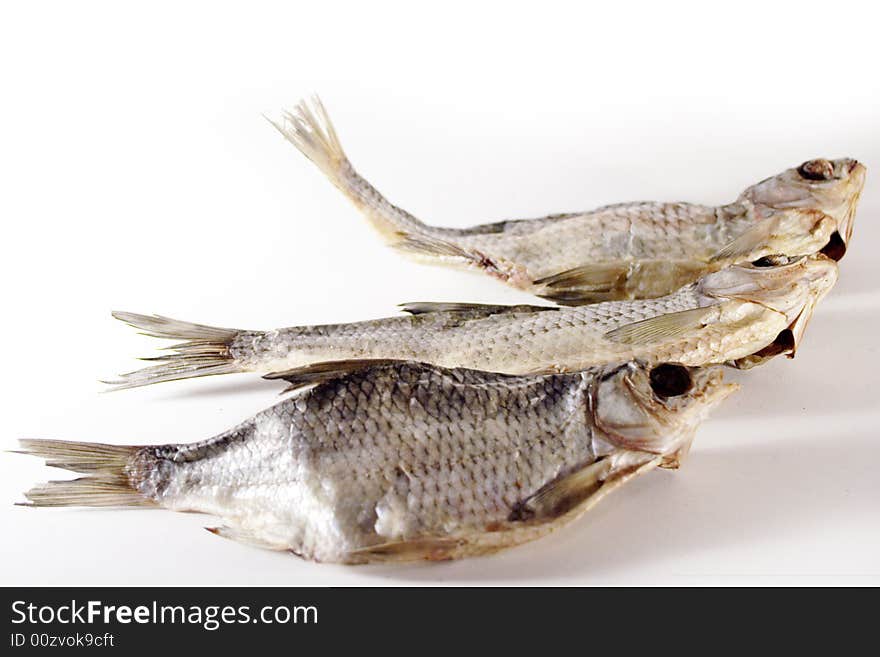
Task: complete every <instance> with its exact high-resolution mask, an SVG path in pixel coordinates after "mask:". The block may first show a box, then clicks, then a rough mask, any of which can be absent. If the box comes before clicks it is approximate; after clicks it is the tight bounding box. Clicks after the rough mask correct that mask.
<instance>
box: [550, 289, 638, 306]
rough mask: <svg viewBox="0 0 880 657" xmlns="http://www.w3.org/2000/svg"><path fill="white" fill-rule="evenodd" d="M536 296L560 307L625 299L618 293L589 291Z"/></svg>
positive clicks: (565, 291)
mask: <svg viewBox="0 0 880 657" xmlns="http://www.w3.org/2000/svg"><path fill="white" fill-rule="evenodd" d="M535 296H538V297H540V298H542V299H547V301H552V302H553V303H557V304H559V305H560V306H585V305H587V304H590V303H601V302H603V301H618V300H620V299H622V298H625V297H624V296H623V295H621V294H620V293H617V292H590V291H587V290H577V289H573V290H548V291H545V292H539V293H537V294H536V295H535Z"/></svg>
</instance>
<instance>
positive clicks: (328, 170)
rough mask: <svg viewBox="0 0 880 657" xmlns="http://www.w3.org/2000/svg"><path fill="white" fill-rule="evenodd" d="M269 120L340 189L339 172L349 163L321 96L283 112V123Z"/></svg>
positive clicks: (304, 101) (268, 119)
mask: <svg viewBox="0 0 880 657" xmlns="http://www.w3.org/2000/svg"><path fill="white" fill-rule="evenodd" d="M266 120H267V121H269V123H271V124H272V125H273V126H274V127H275V129H276V130H278V132H280V133H281V135H282V136H283V137H284V138H285V139H286V140H287V141H289V142H290V143H291V144H293V145H294V146H296V148H297V149H298V150H299V152H300V153H302V154H303V155H305V156H306V157H307V158H309V159H310V160H311V161H312V162H313V163H314V164H315V165H316V166H317V167H318V168H319V169H320V170H321V171H322V172H323V173H324V175H326V176H327V177H328V178H329V179H330V180H331V181H332V182H333V183H334V184H335V185H337V186H341V184H342V183H341V181H340V180H339V174H340V169H341V168H342V166H343V165H344V164H346V163H347V162H348V159H347V158H346V157H345V151H343V150H342V144H341V143H340V142H339V137H338V136H337V135H336V129H335V128H334V127H333V122H332V121H330V116H329V115H328V114H327V110H326V109H325V108H324V104H323V103H322V102H321V99H320V98H318V96H313V97H312V98H311V99H310V100H302V101H300V102H299V103H298V104H297V105H296V107H295V108H294V109H293V111H289V112H288V111H285V112H283V113H282V120H281V121H280V122H278V121H273V120H272V119H270V118H268V117H266ZM343 191H345V190H343Z"/></svg>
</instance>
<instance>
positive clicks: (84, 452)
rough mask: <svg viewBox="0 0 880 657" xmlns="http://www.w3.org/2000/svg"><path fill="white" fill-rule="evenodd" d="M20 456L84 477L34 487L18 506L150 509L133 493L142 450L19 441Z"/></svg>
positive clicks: (141, 496) (148, 501)
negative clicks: (29, 457) (129, 507)
mask: <svg viewBox="0 0 880 657" xmlns="http://www.w3.org/2000/svg"><path fill="white" fill-rule="evenodd" d="M19 444H20V445H21V450H18V453H20V454H30V455H31V456H36V457H38V458H43V459H45V460H46V465H48V466H51V467H53V468H63V469H65V470H71V471H73V472H82V473H85V474H86V476H85V477H80V478H78V479H71V480H67V481H49V482H46V483H44V484H40V485H38V486H34V487H33V488H31V489H30V490H29V491H27V492H26V493H25V494H24V496H25V497H26V498H27V500H28V501H27V502H23V503H20V505H21V506H154V505H155V504H156V502H155V501H154V500H152V499H151V498H150V497H149V496H147V495H146V494H144V493H142V492H140V491H139V490H138V489H137V482H138V481H139V479H141V478H142V473H143V472H144V471H145V463H146V462H145V448H143V447H135V446H119V445H104V444H101V443H80V442H73V441H68V440H31V439H28V440H20V441H19Z"/></svg>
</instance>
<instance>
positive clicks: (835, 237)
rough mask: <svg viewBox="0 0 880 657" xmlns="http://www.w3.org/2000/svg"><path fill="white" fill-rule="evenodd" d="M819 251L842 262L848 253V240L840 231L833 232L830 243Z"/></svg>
mask: <svg viewBox="0 0 880 657" xmlns="http://www.w3.org/2000/svg"><path fill="white" fill-rule="evenodd" d="M819 253H821V254H823V255H825V256H827V257H829V258H831V259H832V260H834V261H835V262H840V261H841V260H842V259H843V256H845V255H846V242H844V241H843V238H842V237H841V236H840V232H839V231H836V230H835V231H834V232H833V233H831V237H830V238H829V240H828V244H826V245H825V246H823V247H822V248H821V249H819Z"/></svg>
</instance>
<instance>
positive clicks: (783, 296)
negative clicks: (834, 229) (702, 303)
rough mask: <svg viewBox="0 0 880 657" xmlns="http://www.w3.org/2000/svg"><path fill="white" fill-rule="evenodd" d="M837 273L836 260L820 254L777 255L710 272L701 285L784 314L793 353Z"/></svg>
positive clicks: (717, 295)
mask: <svg viewBox="0 0 880 657" xmlns="http://www.w3.org/2000/svg"><path fill="white" fill-rule="evenodd" d="M837 274H838V266H837V262H836V261H835V260H833V259H831V258H829V257H827V256H825V255H824V254H821V253H818V254H816V255H812V256H801V257H798V258H788V257H785V256H775V257H771V258H762V259H761V260H760V261H757V262H755V263H751V264H748V265H733V266H730V267H727V268H725V269H722V270H720V271H717V272H714V273H712V274H708V275H706V276H705V277H704V278H703V279H702V280H701V281H700V282H699V283H698V286H699V289H700V292H701V294H703V295H706V296H707V297H712V298H714V299H738V300H740V301H747V302H750V303H757V304H759V305H761V306H764V307H765V308H768V309H770V310H774V311H776V312H779V313H782V314H783V315H785V317H786V319H787V320H788V323H789V327H788V328H789V330H790V331H791V332H792V341H793V344H792V346H791V349H790V352H791V353H792V354H793V353H794V351H795V350H796V349H797V346H798V344H799V343H800V340H801V338H802V337H803V334H804V330H805V329H806V326H807V323H808V322H809V320H810V317H812V315H813V310H814V309H815V307H816V304H818V303H819V301H821V300H822V299H823V298H824V297H825V295H826V294H828V292H829V290H831V288H832V287H834V284H835V283H836V282H837Z"/></svg>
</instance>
